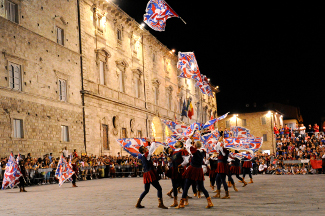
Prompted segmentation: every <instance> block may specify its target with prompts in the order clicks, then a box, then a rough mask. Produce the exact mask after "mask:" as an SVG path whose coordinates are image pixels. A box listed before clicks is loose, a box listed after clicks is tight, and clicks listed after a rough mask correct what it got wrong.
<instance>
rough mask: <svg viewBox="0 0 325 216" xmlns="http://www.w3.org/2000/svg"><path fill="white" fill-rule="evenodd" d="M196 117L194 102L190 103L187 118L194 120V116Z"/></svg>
mask: <svg viewBox="0 0 325 216" xmlns="http://www.w3.org/2000/svg"><path fill="white" fill-rule="evenodd" d="M193 115H194V109H193V105H192V101H189V106H188V112H187V116H188V117H189V118H190V119H192V116H193Z"/></svg>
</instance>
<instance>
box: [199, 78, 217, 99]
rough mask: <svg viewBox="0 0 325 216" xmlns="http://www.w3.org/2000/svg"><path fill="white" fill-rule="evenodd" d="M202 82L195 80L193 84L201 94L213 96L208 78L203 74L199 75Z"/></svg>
mask: <svg viewBox="0 0 325 216" xmlns="http://www.w3.org/2000/svg"><path fill="white" fill-rule="evenodd" d="M201 77H202V82H196V84H195V86H196V87H198V88H200V90H201V92H202V93H203V94H206V95H209V96H212V97H213V93H212V90H211V87H210V83H209V79H208V78H207V77H206V76H205V75H203V74H202V75H201Z"/></svg>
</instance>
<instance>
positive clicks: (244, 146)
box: [225, 137, 263, 152]
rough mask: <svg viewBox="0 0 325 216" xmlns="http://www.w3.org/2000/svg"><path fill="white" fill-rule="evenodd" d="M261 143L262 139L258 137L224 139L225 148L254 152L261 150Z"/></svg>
mask: <svg viewBox="0 0 325 216" xmlns="http://www.w3.org/2000/svg"><path fill="white" fill-rule="evenodd" d="M262 143H263V138H260V137H251V138H238V137H234V138H226V139H225V148H231V149H236V150H246V151H252V152H256V151H258V150H259V149H260V148H261V146H262Z"/></svg>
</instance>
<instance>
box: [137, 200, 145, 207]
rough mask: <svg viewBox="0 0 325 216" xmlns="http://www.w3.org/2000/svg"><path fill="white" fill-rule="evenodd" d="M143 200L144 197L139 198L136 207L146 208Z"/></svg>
mask: <svg viewBox="0 0 325 216" xmlns="http://www.w3.org/2000/svg"><path fill="white" fill-rule="evenodd" d="M141 201H142V199H140V198H139V199H138V202H137V204H136V205H135V207H136V208H144V206H142V205H141Z"/></svg>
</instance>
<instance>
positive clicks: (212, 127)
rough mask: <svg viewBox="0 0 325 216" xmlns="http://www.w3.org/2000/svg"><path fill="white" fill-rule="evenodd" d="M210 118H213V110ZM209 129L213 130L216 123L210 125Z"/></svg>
mask: <svg viewBox="0 0 325 216" xmlns="http://www.w3.org/2000/svg"><path fill="white" fill-rule="evenodd" d="M210 120H213V114H212V111H211V118H210ZM209 130H210V131H213V130H214V123H213V124H212V125H211V126H209Z"/></svg>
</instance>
